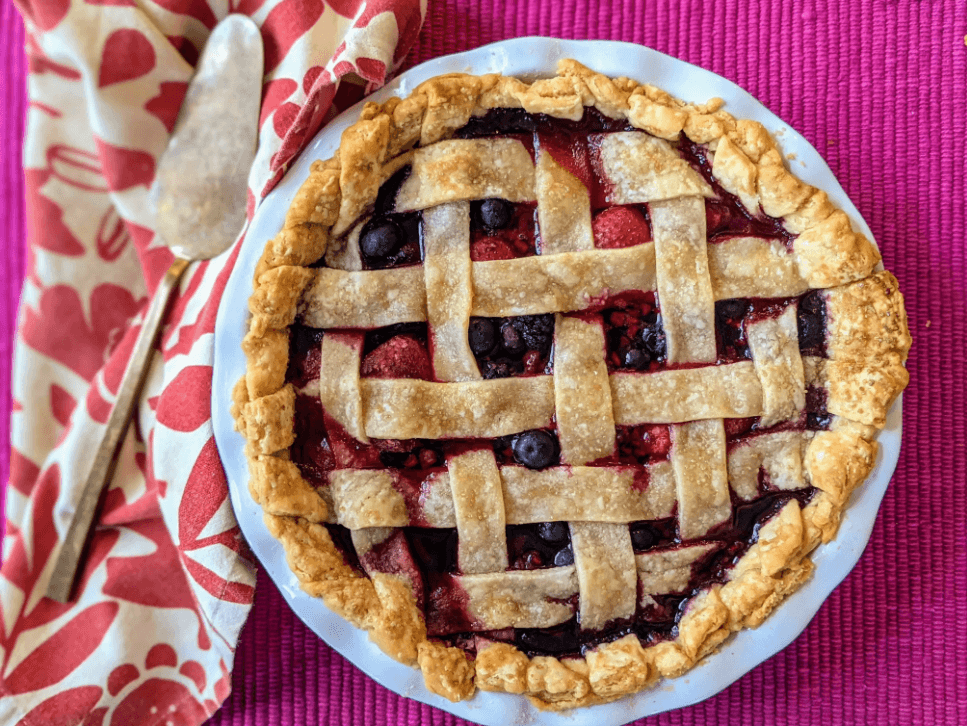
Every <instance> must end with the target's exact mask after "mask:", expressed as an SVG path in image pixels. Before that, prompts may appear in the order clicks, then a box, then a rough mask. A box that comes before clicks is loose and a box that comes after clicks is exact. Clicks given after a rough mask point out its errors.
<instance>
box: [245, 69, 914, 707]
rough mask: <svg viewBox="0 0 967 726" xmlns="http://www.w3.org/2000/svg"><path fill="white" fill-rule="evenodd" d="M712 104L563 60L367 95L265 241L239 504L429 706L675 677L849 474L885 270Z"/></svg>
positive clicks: (753, 610)
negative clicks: (416, 683) (331, 153)
mask: <svg viewBox="0 0 967 726" xmlns="http://www.w3.org/2000/svg"><path fill="white" fill-rule="evenodd" d="M721 105H722V104H721V102H720V101H718V100H716V99H713V100H712V101H710V102H708V103H707V104H705V105H692V104H686V103H683V102H681V101H679V100H677V99H675V98H673V97H671V96H669V95H668V94H666V93H664V92H663V91H661V90H659V89H657V88H654V87H652V86H647V85H640V84H638V83H636V82H634V81H632V80H629V79H627V78H607V77H605V76H602V75H599V74H596V73H594V72H592V71H590V70H588V69H587V68H585V67H583V66H581V65H580V64H578V63H576V62H574V61H563V62H561V64H560V67H559V71H558V75H557V76H556V77H554V78H550V79H545V80H538V81H535V82H533V83H531V84H527V83H524V82H522V81H520V80H517V79H514V78H507V77H502V76H499V75H489V76H481V77H474V76H465V75H450V76H441V77H438V78H435V79H432V80H430V81H427V82H426V83H424V84H422V85H421V86H419V87H417V88H416V89H415V90H414V91H413V93H412V94H411V95H410V96H409V97H407V98H405V99H399V98H393V99H390V100H389V101H387V102H386V103H383V104H373V103H370V104H368V105H366V106H365V107H364V109H363V111H362V112H361V114H360V118H359V120H358V121H357V122H356V123H355V124H354V125H353V126H352V127H350V128H349V129H348V130H347V131H346V132H345V133H344V135H343V137H342V143H341V146H340V149H339V153H338V154H337V155H336V156H335V157H334V158H332V159H329V160H326V161H317V162H315V163H314V164H313V165H312V170H311V173H310V175H309V178H308V179H307V180H306V181H305V182H304V184H303V185H302V188H301V189H300V191H299V193H298V194H297V195H296V198H295V199H294V200H293V202H292V205H291V208H290V210H289V212H288V215H287V217H286V221H285V225H284V228H283V229H282V230H280V231H279V233H278V235H277V236H276V237H275V238H274V239H272V240H270V241H269V242H268V243H267V244H266V248H265V252H264V254H263V255H262V258H261V260H260V262H259V264H258V267H257V272H256V276H255V280H254V293H253V295H252V298H251V300H250V302H249V309H250V312H251V323H250V330H249V333H248V335H247V336H246V338H245V342H244V345H243V348H244V350H245V354H246V356H247V360H248V368H247V373H246V375H245V377H244V378H243V379H242V380H241V381H239V384H238V385H237V386H236V388H235V391H234V408H233V413H234V416H235V419H236V422H237V428H238V430H239V431H240V432H242V433H243V434H244V436H245V437H246V438H247V440H248V444H247V447H246V453H247V456H248V457H249V463H250V472H251V482H250V489H251V493H252V496H253V498H254V499H255V500H256V501H257V502H258V503H259V504H260V505H261V506H262V507H263V509H264V512H265V522H266V526H267V527H268V529H269V530H270V531H271V532H272V534H273V535H274V536H275V537H277V538H278V539H279V540H280V542H281V543H282V544H283V546H284V547H285V550H286V554H287V557H288V561H289V563H290V566H291V567H292V570H293V572H294V573H295V574H296V576H297V577H298V578H299V580H300V582H301V583H302V586H303V588H304V589H305V590H306V592H308V593H309V594H311V595H313V596H316V597H321V598H322V599H323V600H324V601H325V602H326V604H327V605H328V606H329V607H330V608H331V609H332V610H334V611H335V612H337V613H339V614H340V615H342V616H343V617H345V618H346V619H347V620H349V621H350V622H351V623H353V624H355V625H357V626H358V627H361V628H365V629H367V630H368V631H369V633H370V636H371V637H372V639H373V640H374V641H375V642H376V643H377V644H378V645H379V646H380V647H381V648H382V649H383V650H384V651H386V653H388V654H389V655H390V656H391V657H393V658H396V659H398V660H400V661H402V662H404V663H408V664H411V665H415V666H417V667H419V668H421V669H422V670H423V673H424V675H425V678H426V684H427V687H428V688H429V689H430V690H431V691H433V692H435V693H438V694H440V695H442V696H444V697H446V698H449V699H451V700H457V699H464V698H469V697H471V696H472V695H473V693H474V691H475V689H477V688H480V689H483V690H490V691H504V692H508V693H514V694H525V695H526V696H528V697H529V698H530V699H531V700H532V701H533V702H535V703H536V704H537V705H539V706H541V707H543V708H551V709H565V708H572V707H578V706H585V705H590V704H595V703H601V702H605V701H610V700H614V699H616V698H619V697H621V696H624V695H627V694H629V693H632V692H635V691H639V690H641V689H643V688H647V687H649V686H651V685H652V684H653V683H655V681H656V680H657V679H658V678H659V677H661V676H664V677H674V676H678V675H681V674H682V673H684V672H685V671H687V670H688V669H689V668H691V667H692V666H694V665H695V664H696V663H697V662H698V661H699V660H701V659H702V658H703V657H704V656H705V655H707V654H708V653H710V652H712V651H713V650H715V648H717V647H718V646H719V644H721V643H722V641H723V640H724V639H725V638H727V637H728V635H729V634H730V633H732V632H734V631H736V630H739V629H741V628H744V627H755V626H757V625H758V624H759V623H761V622H762V621H763V620H764V619H765V618H766V617H767V616H768V614H769V613H770V611H771V610H772V609H773V608H775V607H776V605H777V604H778V603H779V602H781V601H782V599H783V598H784V597H786V595H788V594H789V593H790V592H792V591H793V590H794V589H795V588H797V587H798V586H799V585H800V584H802V582H803V581H805V580H806V579H807V578H808V577H809V575H810V573H811V571H812V564H811V562H810V560H809V554H810V552H811V551H812V550H813V549H814V548H815V547H816V546H817V545H819V544H820V543H822V542H828V541H829V540H831V539H832V538H833V537H835V535H836V531H837V528H838V525H839V521H840V519H841V517H842V515H843V511H844V509H845V507H846V505H847V502H848V500H849V496H850V492H851V491H852V490H853V489H854V488H855V487H856V486H858V485H859V484H860V483H861V482H862V481H863V480H864V479H865V478H866V476H867V475H868V473H869V472H870V470H871V468H872V465H873V461H874V457H875V453H876V442H875V435H876V433H877V430H878V429H879V428H881V427H882V426H883V425H884V424H885V420H886V412H887V410H888V409H889V407H890V406H891V404H892V403H893V401H894V400H895V398H896V397H897V395H899V393H900V391H901V390H902V389H903V388H904V387H905V386H906V384H907V381H908V376H907V372H906V370H905V368H904V363H905V360H906V356H907V351H908V350H909V347H910V336H909V332H908V329H907V323H906V314H905V311H904V307H903V298H902V295H901V294H900V292H899V290H898V288H897V283H896V280H895V279H894V278H893V276H892V275H891V274H890V273H888V272H883V271H880V272H877V271H875V268H876V266H877V263H878V262H879V255H878V253H877V250H876V248H875V247H874V246H873V245H872V244H871V243H870V241H869V240H867V239H866V238H865V237H863V235H861V234H859V233H857V232H855V231H854V230H853V229H852V227H851V225H850V222H849V219H848V218H847V217H846V215H845V214H844V213H843V212H842V211H840V210H838V209H836V208H835V207H833V205H832V204H831V203H830V202H829V199H828V197H827V196H826V194H825V193H824V192H823V191H821V190H817V189H814V188H813V187H811V186H809V185H808V184H805V183H804V182H802V181H800V180H799V179H797V178H796V177H795V176H794V175H793V174H791V173H790V172H789V171H788V170H787V169H786V168H785V166H784V165H783V163H782V159H781V156H780V154H779V150H778V149H777V147H776V145H775V143H774V142H773V140H772V139H771V138H770V137H769V135H768V133H767V132H766V131H765V129H764V128H763V127H762V126H761V125H759V124H757V123H756V122H753V121H748V120H743V119H735V118H733V117H732V116H731V115H729V114H728V113H727V112H725V111H723V110H722V109H721Z"/></svg>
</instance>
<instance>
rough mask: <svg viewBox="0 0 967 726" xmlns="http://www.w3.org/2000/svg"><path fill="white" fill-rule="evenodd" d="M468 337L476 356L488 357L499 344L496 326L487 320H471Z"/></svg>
mask: <svg viewBox="0 0 967 726" xmlns="http://www.w3.org/2000/svg"><path fill="white" fill-rule="evenodd" d="M468 336H469V339H470V350H472V351H473V353H474V355H487V353H489V352H490V351H492V350H493V349H494V346H495V345H496V344H497V335H496V332H495V331H494V324H493V323H492V322H490V321H489V320H487V318H471V319H470V330H469V332H468Z"/></svg>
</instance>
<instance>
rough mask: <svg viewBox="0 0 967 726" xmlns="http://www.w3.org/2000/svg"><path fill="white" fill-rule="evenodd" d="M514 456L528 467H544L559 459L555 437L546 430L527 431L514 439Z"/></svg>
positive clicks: (518, 461)
mask: <svg viewBox="0 0 967 726" xmlns="http://www.w3.org/2000/svg"><path fill="white" fill-rule="evenodd" d="M514 458H515V459H516V460H517V463H518V464H523V465H524V466H526V467H527V468H528V469H543V468H545V467H548V466H550V465H551V464H553V463H554V461H555V459H557V445H556V443H555V441H554V437H553V436H551V435H550V434H549V433H547V432H546V431H525V432H524V433H522V434H519V435H518V436H517V438H516V439H514Z"/></svg>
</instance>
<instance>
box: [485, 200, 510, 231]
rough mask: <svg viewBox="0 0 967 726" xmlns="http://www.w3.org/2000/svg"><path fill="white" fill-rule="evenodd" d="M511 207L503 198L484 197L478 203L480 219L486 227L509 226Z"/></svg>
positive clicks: (501, 227)
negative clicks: (481, 201)
mask: <svg viewBox="0 0 967 726" xmlns="http://www.w3.org/2000/svg"><path fill="white" fill-rule="evenodd" d="M512 216H513V209H512V208H511V206H510V202H505V201H504V200H503V199H485V200H484V201H483V203H482V204H481V205H480V221H481V222H483V225H484V227H487V228H488V229H504V227H508V226H510V220H511V217H512Z"/></svg>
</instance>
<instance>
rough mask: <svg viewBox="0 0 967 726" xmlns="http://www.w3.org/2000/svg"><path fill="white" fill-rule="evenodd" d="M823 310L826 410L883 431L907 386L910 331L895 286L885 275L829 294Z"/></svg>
mask: <svg viewBox="0 0 967 726" xmlns="http://www.w3.org/2000/svg"><path fill="white" fill-rule="evenodd" d="M826 308H827V316H828V340H827V350H828V356H829V362H828V364H827V366H826V374H825V375H826V387H827V389H828V391H829V403H828V409H829V411H830V413H835V414H838V415H840V416H845V417H846V418H849V419H852V420H854V421H857V422H859V423H862V424H867V425H871V426H876V427H878V428H882V427H883V426H884V425H885V424H886V413H887V411H889V409H890V406H892V405H893V401H894V400H896V397H897V396H898V395H899V394H900V392H901V391H902V390H903V389H904V388H906V386H907V383H908V382H909V380H910V374H909V373H908V372H907V369H906V368H905V367H904V363H905V362H906V359H907V353H908V352H909V350H910V344H911V338H910V330H909V327H908V325H907V314H906V310H905V308H904V306H903V295H902V294H901V293H900V289H899V286H898V284H897V280H896V278H895V277H894V276H893V275H891V274H890V273H889V272H885V271H884V272H877V273H875V274H873V275H870V276H869V277H867V278H866V279H863V280H859V281H857V282H854V283H852V284H849V285H844V286H842V287H838V288H834V289H833V290H830V291H829V293H828V297H827V302H826Z"/></svg>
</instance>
